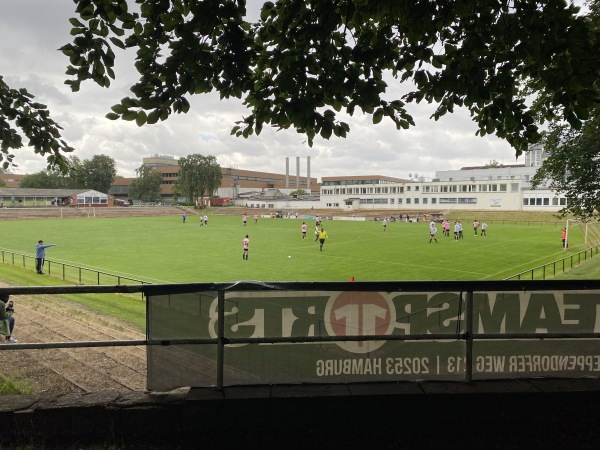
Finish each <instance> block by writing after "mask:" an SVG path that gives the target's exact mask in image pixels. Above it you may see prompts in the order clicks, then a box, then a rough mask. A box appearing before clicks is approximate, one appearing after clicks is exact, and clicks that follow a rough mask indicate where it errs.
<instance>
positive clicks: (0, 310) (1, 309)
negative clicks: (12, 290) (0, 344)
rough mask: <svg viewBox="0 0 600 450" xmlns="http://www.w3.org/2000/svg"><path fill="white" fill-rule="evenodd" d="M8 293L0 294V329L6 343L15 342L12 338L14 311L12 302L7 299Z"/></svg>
mask: <svg viewBox="0 0 600 450" xmlns="http://www.w3.org/2000/svg"><path fill="white" fill-rule="evenodd" d="M9 298H10V295H9V294H0V322H3V323H0V330H1V331H2V333H4V336H5V339H6V343H7V344H16V343H17V342H19V341H17V340H16V339H15V338H13V336H12V334H13V330H14V329H15V318H14V317H13V313H14V312H15V310H14V307H13V302H12V301H11V300H9Z"/></svg>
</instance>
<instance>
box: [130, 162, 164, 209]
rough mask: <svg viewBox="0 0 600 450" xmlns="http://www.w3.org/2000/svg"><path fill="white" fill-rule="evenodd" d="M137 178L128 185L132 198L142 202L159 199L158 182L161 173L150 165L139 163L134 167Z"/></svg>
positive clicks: (160, 178)
mask: <svg viewBox="0 0 600 450" xmlns="http://www.w3.org/2000/svg"><path fill="white" fill-rule="evenodd" d="M136 172H137V176H138V177H137V178H136V179H135V180H133V181H132V183H131V185H130V186H129V194H130V195H131V197H132V198H134V199H137V200H141V201H143V202H152V201H156V200H158V199H160V184H161V182H162V175H161V174H160V173H158V172H157V171H156V170H154V168H152V167H151V166H145V165H143V164H142V165H141V166H140V167H139V168H138V169H136Z"/></svg>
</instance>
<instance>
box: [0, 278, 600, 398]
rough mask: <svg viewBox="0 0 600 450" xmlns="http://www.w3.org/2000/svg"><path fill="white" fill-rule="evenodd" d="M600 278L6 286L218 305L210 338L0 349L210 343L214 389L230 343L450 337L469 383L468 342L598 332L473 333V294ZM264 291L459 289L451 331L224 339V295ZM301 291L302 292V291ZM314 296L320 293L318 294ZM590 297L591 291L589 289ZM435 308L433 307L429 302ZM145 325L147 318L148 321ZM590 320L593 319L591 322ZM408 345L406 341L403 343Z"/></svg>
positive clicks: (599, 283)
mask: <svg viewBox="0 0 600 450" xmlns="http://www.w3.org/2000/svg"><path fill="white" fill-rule="evenodd" d="M598 290H600V280H570V281H568V282H564V281H559V280H550V281H538V280H512V281H438V282H314V283H301V282H293V283H261V282H250V281H247V282H237V283H196V284H169V285H158V284H154V285H152V284H144V285H117V286H51V287H6V288H0V293H8V294H16V295H43V294H50V295H58V294H83V293H122V294H127V293H140V292H141V293H143V294H144V295H145V297H146V299H147V308H146V309H147V313H146V314H147V321H148V320H149V319H148V311H149V308H148V301H149V300H148V299H149V298H152V297H157V298H159V301H160V298H164V299H165V301H170V300H169V298H172V297H173V296H176V295H180V294H182V295H183V294H190V293H198V292H211V293H214V294H215V295H216V298H217V301H218V307H217V309H216V314H217V320H216V322H215V323H216V328H215V329H216V336H215V337H213V338H210V339H207V338H201V337H199V338H177V337H172V338H170V337H163V338H161V339H150V338H149V336H150V335H151V334H150V331H147V337H146V339H142V340H140V339H138V340H113V341H91V342H90V341H88V342H52V343H31V344H28V343H23V344H14V345H3V346H0V351H10V350H23V349H45V348H72V347H117V346H119V347H121V346H139V345H146V346H171V345H177V344H202V345H215V346H216V367H217V370H216V373H217V379H216V380H215V382H214V384H213V385H214V386H216V387H217V388H218V389H219V388H222V387H223V386H224V381H223V373H224V364H225V363H224V361H225V357H224V355H225V348H226V347H227V346H228V345H232V344H276V343H279V344H280V343H287V344H296V343H309V342H310V343H320V342H332V341H335V342H353V341H359V342H368V341H424V340H426V341H435V340H445V341H448V340H456V341H462V342H464V345H465V367H464V381H467V382H470V381H472V379H473V373H474V365H475V362H474V350H473V343H474V341H476V340H478V341H490V340H505V341H510V340H535V341H538V342H543V341H545V340H549V339H564V340H566V341H570V340H577V339H600V332H595V329H594V330H593V331H589V330H584V329H580V330H579V331H578V332H577V331H575V332H573V331H570V330H572V329H573V328H568V329H566V331H548V330H546V331H543V330H541V331H536V332H501V333H498V332H495V333H488V332H483V333H480V332H477V331H476V330H477V327H476V324H475V321H474V319H475V314H476V311H475V308H474V307H473V299H474V294H475V293H478V294H487V293H498V292H504V293H511V292H514V293H515V294H514V295H519V293H522V292H526V293H528V294H530V293H535V292H536V291H540V292H561V291H562V293H568V292H570V291H578V292H582V291H598ZM248 291H265V292H271V293H273V292H275V293H277V294H280V293H285V292H292V291H297V292H302V293H304V294H310V293H311V292H319V293H322V292H332V293H335V292H337V293H339V292H359V293H365V292H374V293H375V292H379V293H390V294H395V295H398V296H401V295H406V294H412V293H414V294H419V293H420V294H421V295H424V294H425V293H429V295H431V293H438V294H434V295H439V294H440V293H441V294H443V293H460V295H457V296H456V299H457V300H458V305H457V310H456V311H457V312H456V319H457V320H458V322H457V323H459V324H461V326H460V327H459V326H456V330H455V331H448V330H447V331H444V332H433V333H431V332H419V333H411V334H385V335H383V334H369V335H341V336H340V335H335V336H331V335H323V336H308V335H307V336H287V337H286V336H279V337H277V336H272V337H238V338H233V337H228V336H227V332H226V326H225V317H226V316H227V315H228V313H227V312H226V309H225V295H226V293H235V292H248ZM304 294H303V295H304ZM319 295H320V294H319ZM590 295H595V294H593V293H591V294H590ZM430 306H431V307H435V305H430ZM148 323H149V322H148ZM594 323H595V322H594ZM407 344H408V345H410V343H409V342H407Z"/></svg>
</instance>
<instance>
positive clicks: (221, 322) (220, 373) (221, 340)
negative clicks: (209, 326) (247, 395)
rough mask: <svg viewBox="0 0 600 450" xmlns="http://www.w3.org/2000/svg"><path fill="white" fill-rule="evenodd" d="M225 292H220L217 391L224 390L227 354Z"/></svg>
mask: <svg viewBox="0 0 600 450" xmlns="http://www.w3.org/2000/svg"><path fill="white" fill-rule="evenodd" d="M224 338H225V291H223V290H220V291H219V292H218V304H217V339H218V340H219V342H218V343H217V389H218V390H221V389H223V364H224V358H223V357H224V353H225V342H224Z"/></svg>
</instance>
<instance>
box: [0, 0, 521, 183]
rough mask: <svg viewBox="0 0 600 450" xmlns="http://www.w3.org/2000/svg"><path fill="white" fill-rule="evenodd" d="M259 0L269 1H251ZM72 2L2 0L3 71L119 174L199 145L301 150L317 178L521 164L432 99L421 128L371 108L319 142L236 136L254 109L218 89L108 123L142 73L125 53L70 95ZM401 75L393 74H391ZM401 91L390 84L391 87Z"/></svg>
mask: <svg viewBox="0 0 600 450" xmlns="http://www.w3.org/2000/svg"><path fill="white" fill-rule="evenodd" d="M252 3H254V4H257V3H262V2H260V1H259V0H251V1H250V2H249V9H250V8H251V7H252ZM74 8H75V6H74V3H73V1H72V0H52V1H47V0H44V1H39V0H18V1H7V2H2V7H1V10H0V11H1V14H0V74H1V75H3V76H4V78H5V81H6V82H7V83H8V84H9V86H10V87H12V88H21V87H24V88H26V89H28V90H29V92H30V93H32V94H34V95H35V96H36V100H37V101H39V102H41V103H44V104H46V105H47V106H48V107H49V109H50V113H51V115H52V117H53V119H54V120H55V121H57V122H58V123H60V124H61V125H62V127H63V128H64V133H63V136H64V138H65V139H66V140H67V142H68V143H69V144H70V145H71V146H72V147H74V148H75V154H76V155H77V156H78V157H79V158H80V159H82V160H83V159H90V158H91V157H92V156H94V155H96V154H104V155H108V156H111V157H112V158H113V159H114V160H115V161H116V163H117V173H118V174H119V175H122V176H125V177H132V176H135V169H137V168H138V167H139V166H140V164H141V162H142V158H144V157H148V156H151V155H154V154H161V155H171V156H174V157H175V158H180V157H182V156H187V155H189V154H193V153H200V154H203V155H215V156H216V157H217V160H218V162H219V163H220V164H221V166H225V167H235V168H239V169H247V170H260V171H267V172H276V173H285V158H286V157H290V171H291V173H292V174H295V172H296V168H295V164H296V163H295V161H296V157H301V161H302V162H301V169H300V173H301V175H305V174H306V162H305V159H306V157H307V156H310V157H311V176H313V177H317V178H318V179H319V180H320V179H321V177H323V176H337V175H385V176H392V177H400V178H407V177H408V175H409V174H410V173H412V174H414V173H418V174H419V175H422V176H424V177H434V175H435V171H436V170H446V169H458V168H460V167H463V166H470V165H482V164H486V163H488V162H489V161H492V160H496V161H498V162H500V163H504V164H514V163H515V162H522V158H523V157H521V158H519V160H516V159H515V152H514V150H513V149H512V148H511V147H510V146H509V145H508V144H507V143H505V142H504V141H502V140H500V139H498V138H496V137H490V136H486V137H484V138H481V137H477V136H475V132H476V130H477V128H476V125H475V123H474V122H472V121H471V119H470V117H469V114H468V111H466V110H457V111H455V113H454V114H451V115H447V116H446V117H444V118H443V119H441V120H439V121H437V122H436V121H434V120H432V119H429V116H430V115H431V113H432V112H433V107H432V106H431V105H423V104H421V105H415V106H412V107H411V108H410V112H411V113H412V115H413V117H414V118H415V122H416V127H414V128H412V129H411V130H401V131H398V130H396V128H395V126H394V125H393V124H391V123H386V121H385V120H384V121H383V122H381V123H380V124H378V125H373V124H372V121H371V117H370V116H363V115H361V114H360V113H357V114H355V116H354V117H352V118H347V119H346V121H347V122H348V123H349V124H350V127H351V132H350V134H349V137H347V138H346V139H339V138H335V137H332V138H331V139H330V140H324V139H320V138H315V143H314V145H313V147H312V148H310V147H309V146H308V145H307V144H306V142H305V141H306V139H305V136H304V135H301V134H297V133H296V132H295V131H293V130H285V131H276V130H273V129H264V130H263V132H262V133H261V134H260V136H252V137H251V138H249V139H243V138H236V137H234V136H230V130H231V128H232V127H233V126H234V122H235V121H237V120H240V119H241V118H242V117H243V116H244V114H246V109H245V108H244V107H243V105H242V104H241V102H240V101H237V100H225V101H219V99H218V96H217V95H212V94H211V95H202V96H199V95H196V96H194V97H193V98H191V99H190V102H191V105H192V106H191V109H190V111H189V112H188V114H185V115H173V116H171V117H170V118H169V119H168V120H167V121H165V122H160V123H158V124H156V125H151V126H144V127H141V128H139V127H137V125H136V124H135V123H132V122H125V121H116V122H115V121H110V120H108V119H106V118H105V117H104V116H105V115H106V114H107V113H108V112H110V107H111V106H112V105H114V104H116V103H118V102H119V101H120V99H121V98H123V97H125V96H128V95H129V87H130V86H131V85H132V84H133V83H135V81H136V80H137V78H136V75H137V72H136V71H135V69H134V68H133V57H134V55H133V54H126V53H125V52H119V53H117V67H116V75H117V79H116V80H115V81H113V83H112V86H111V87H110V88H109V89H104V88H100V87H98V86H97V85H96V84H94V83H91V82H88V83H84V84H82V88H81V90H80V92H77V93H72V92H71V91H70V89H69V88H68V86H66V85H65V84H64V81H65V80H66V79H67V76H66V75H65V69H66V67H67V65H68V59H67V58H66V57H64V56H63V55H62V53H61V52H60V51H58V48H60V47H61V46H62V45H64V44H67V43H69V42H70V41H71V39H70V35H69V31H70V24H69V22H68V19H69V17H74V16H75V14H74ZM392 83H393V82H392ZM399 89H400V87H399V86H397V85H393V84H392V85H391V86H390V92H391V93H393V92H395V91H398V90H399ZM16 163H17V164H18V167H17V168H15V169H14V172H15V173H20V174H26V173H33V172H37V171H39V170H42V169H44V168H45V159H44V158H41V157H39V156H36V155H35V154H34V153H33V152H32V151H31V150H29V149H28V148H24V149H21V150H19V151H18V152H17V153H16Z"/></svg>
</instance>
